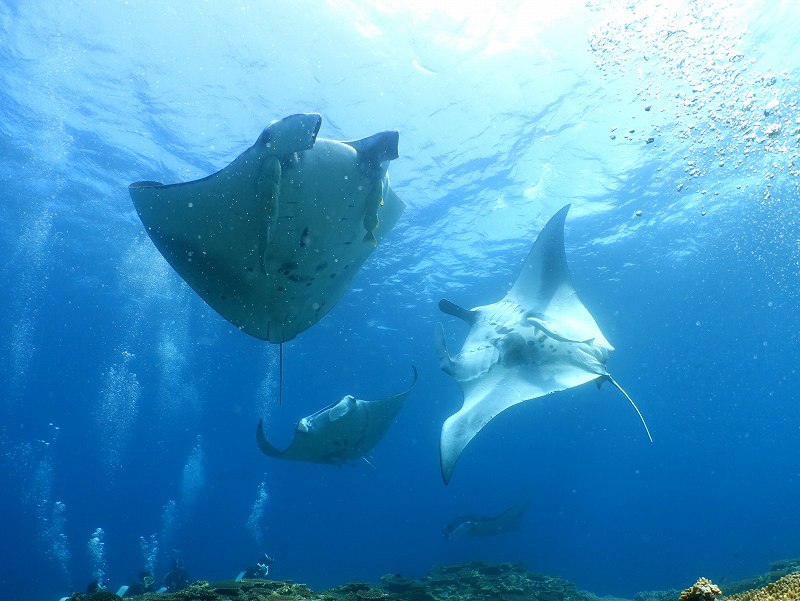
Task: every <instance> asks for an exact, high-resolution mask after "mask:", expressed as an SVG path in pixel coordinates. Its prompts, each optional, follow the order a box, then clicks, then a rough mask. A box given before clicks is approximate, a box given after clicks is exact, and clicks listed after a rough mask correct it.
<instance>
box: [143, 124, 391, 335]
mask: <svg viewBox="0 0 800 601" xmlns="http://www.w3.org/2000/svg"><path fill="white" fill-rule="evenodd" d="M321 124H322V117H321V116H320V115H317V114H298V115H291V116H289V117H285V118H284V119H280V120H278V121H273V122H272V123H270V124H269V125H268V126H267V127H266V128H265V129H264V131H262V132H261V135H260V136H259V137H258V140H256V142H255V144H253V145H252V146H251V147H250V148H248V149H247V150H245V151H244V152H243V153H242V154H240V155H239V157H238V158H237V159H236V160H235V161H233V162H232V163H231V164H230V165H228V166H227V167H225V168H224V169H222V170H221V171H218V172H217V173H214V174H212V175H209V176H208V177H204V178H202V179H199V180H196V181H191V182H186V183H180V184H168V185H165V184H161V183H159V182H152V181H142V182H136V183H133V184H131V185H130V186H129V191H130V194H131V198H132V199H133V204H134V206H135V207H136V211H137V212H138V214H139V217H140V218H141V220H142V223H143V224H144V226H145V229H146V230H147V234H148V235H149V236H150V238H151V239H152V241H153V243H154V244H155V245H156V247H157V248H158V250H159V251H160V252H161V254H162V255H163V256H164V258H165V259H166V260H167V261H168V262H169V264H170V265H171V266H172V268H173V269H175V271H176V272H178V274H179V275H180V276H181V277H182V278H183V279H184V280H185V281H186V283H188V284H189V286H191V287H192V288H193V289H194V291H195V292H197V294H199V295H200V297H201V298H202V299H203V300H204V301H206V302H207V303H208V304H209V305H210V306H211V307H212V308H213V309H214V310H215V311H217V313H219V314H220V315H221V316H222V317H224V318H225V319H227V320H228V321H229V322H231V323H232V324H233V325H235V326H236V327H237V328H239V329H240V330H242V331H243V332H246V333H248V334H250V335H251V336H255V337H256V338H260V339H262V340H268V341H269V342H274V343H283V342H286V341H288V340H291V339H292V338H294V337H295V336H297V334H299V333H300V332H302V331H303V330H305V329H307V328H309V327H311V326H312V325H313V324H315V323H316V322H317V321H319V320H320V319H322V317H323V316H324V315H325V314H326V313H327V312H328V311H330V310H331V308H332V307H333V306H334V304H336V301H338V300H339V298H341V296H342V295H343V294H344V293H345V292H346V290H347V288H348V287H349V285H350V282H351V281H352V279H353V277H354V276H355V275H356V273H357V272H358V270H359V268H360V267H361V265H362V263H364V261H365V260H366V259H367V257H368V256H369V255H370V253H371V252H372V250H373V249H374V248H375V246H376V245H377V243H378V241H379V239H380V238H381V236H382V235H383V234H384V233H386V232H388V231H389V230H390V229H391V228H392V227H393V226H394V224H395V223H396V222H397V220H398V219H399V218H400V215H401V213H402V212H403V209H404V208H405V205H404V204H403V202H402V201H401V200H400V198H399V197H398V196H397V195H396V194H395V193H394V191H393V190H392V188H391V187H390V186H389V178H388V176H387V174H386V171H387V168H388V164H389V161H391V160H393V159H396V158H397V156H398V153H397V142H398V133H397V132H396V131H384V132H381V133H378V134H375V135H373V136H370V137H368V138H364V139H361V140H356V141H351V142H337V141H334V140H326V139H323V138H319V139H318V138H317V133H318V132H319V128H320V125H321Z"/></svg>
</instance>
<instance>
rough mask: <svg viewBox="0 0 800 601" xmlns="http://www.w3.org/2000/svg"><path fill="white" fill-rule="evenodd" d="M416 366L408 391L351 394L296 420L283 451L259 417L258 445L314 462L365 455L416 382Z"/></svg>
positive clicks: (271, 453) (341, 460) (337, 461)
mask: <svg viewBox="0 0 800 601" xmlns="http://www.w3.org/2000/svg"><path fill="white" fill-rule="evenodd" d="M413 369H414V379H413V381H412V382H411V386H409V388H408V389H407V390H406V391H405V392H401V393H400V394H396V395H394V396H390V397H386V398H383V399H377V400H374V401H364V400H361V399H357V398H355V397H353V396H351V395H349V394H348V395H347V396H345V397H343V398H342V400H340V401H338V402H336V403H334V404H333V405H330V406H328V407H326V408H325V409H321V410H320V411H317V412H316V413H314V414H312V415H309V416H308V417H304V418H303V419H301V420H300V421H299V422H297V426H296V427H295V434H294V440H293V441H292V443H291V444H290V445H289V446H288V447H287V448H286V449H285V450H283V451H279V450H278V449H276V448H275V447H274V446H273V445H272V443H270V442H269V441H268V440H267V437H266V435H265V434H264V423H263V420H261V421H259V422H258V428H257V430H256V440H257V441H258V447H259V448H260V449H261V451H262V452H263V453H264V454H265V455H269V456H270V457H277V458H279V459H291V460H294V461H309V462H312V463H333V464H341V463H348V462H350V461H354V460H356V459H360V458H362V457H364V456H365V455H366V454H367V453H369V452H370V451H371V450H372V449H373V448H374V447H375V445H376V444H378V442H380V440H381V438H383V436H384V434H386V431H387V430H388V429H389V426H391V425H392V423H393V422H394V418H395V416H396V415H397V412H398V411H400V408H401V407H402V406H403V402H404V401H405V400H406V396H408V393H409V392H411V389H412V388H413V387H414V384H416V383H417V368H416V367H414V368H413Z"/></svg>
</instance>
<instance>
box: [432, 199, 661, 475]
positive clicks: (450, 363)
mask: <svg viewBox="0 0 800 601" xmlns="http://www.w3.org/2000/svg"><path fill="white" fill-rule="evenodd" d="M569 208H570V205H567V206H565V207H564V208H562V209H561V210H560V211H559V212H558V213H556V214H555V215H554V216H553V217H552V218H551V219H550V221H548V222H547V225H545V226H544V229H543V230H542V231H541V233H540V234H539V236H538V238H537V239H536V242H535V243H534V245H533V248H532V249H531V251H530V254H529V255H528V258H527V259H526V260H525V264H524V265H523V267H522V272H521V273H520V275H519V277H518V278H517V281H516V282H515V283H514V285H513V286H512V287H511V290H509V291H508V294H506V296H505V298H503V299H502V300H500V301H498V302H496V303H494V304H491V305H485V306H482V307H475V308H474V309H470V310H468V309H463V308H462V307H459V306H457V305H455V304H453V303H451V302H450V301H447V300H442V301H440V303H439V308H440V309H441V310H442V311H443V312H445V313H448V314H450V315H453V316H455V317H459V318H461V319H463V320H464V321H465V322H467V323H468V324H469V325H470V326H471V329H470V331H469V333H468V334H467V338H466V340H465V341H464V345H463V347H462V348H461V352H460V353H459V354H458V355H457V356H455V357H451V356H450V354H449V353H448V352H447V348H446V346H445V340H444V329H443V327H442V324H441V323H440V324H438V328H437V330H436V349H437V352H438V354H439V364H440V367H441V368H442V370H443V371H445V372H446V373H448V374H450V375H451V376H453V378H454V379H455V380H456V381H457V382H458V383H459V384H460V385H461V388H462V390H463V393H464V403H463V405H462V407H461V409H460V410H459V411H458V412H457V413H455V414H454V415H451V416H450V417H449V418H448V419H447V420H446V421H445V423H444V425H443V426H442V435H441V440H440V445H439V449H440V460H441V469H442V479H443V480H444V483H445V484H447V483H448V482H449V481H450V477H451V476H452V475H453V469H454V468H455V464H456V462H457V461H458V458H459V456H460V455H461V453H462V451H463V450H464V448H465V447H466V446H467V444H469V442H470V441H471V440H472V439H473V438H474V437H475V435H476V434H477V433H478V432H480V430H481V429H482V428H483V427H484V426H485V425H486V424H488V423H489V422H490V421H491V420H492V418H494V417H495V416H496V415H498V414H499V413H500V412H502V411H505V410H506V409H508V408H509V407H513V406H514V405H516V404H518V403H521V402H523V401H528V400H531V399H537V398H539V397H543V396H545V395H548V394H550V393H552V392H557V391H560V390H566V389H567V388H573V387H574V386H579V385H580V384H584V383H586V382H591V381H592V380H597V383H598V385H600V384H601V383H602V382H604V381H608V382H611V384H613V385H614V386H615V387H616V388H617V389H618V390H619V391H620V392H621V393H622V394H623V395H624V396H625V398H627V399H628V401H630V403H631V405H633V408H634V409H635V410H636V412H637V413H638V414H639V418H640V419H641V421H642V424H643V425H644V428H645V431H646V432H647V436H648V438H649V439H650V442H652V441H653V438H652V437H651V436H650V431H649V429H648V428H647V424H646V423H645V421H644V417H643V416H642V414H641V412H640V411H639V409H638V408H637V407H636V404H635V403H634V402H633V399H631V397H630V396H628V394H627V393H626V392H625V391H624V390H623V389H622V387H621V386H620V385H619V384H617V382H616V380H614V378H612V377H611V375H610V374H609V373H608V370H607V369H606V362H607V361H608V358H609V354H610V353H611V352H612V351H613V350H614V347H612V346H611V344H610V343H609V342H608V340H606V338H605V336H603V333H602V332H601V331H600V328H599V327H598V326H597V324H596V323H595V321H594V319H593V318H592V316H591V315H590V314H589V311H587V309H586V307H584V306H583V303H582V302H581V300H580V299H579V298H578V293H577V292H576V291H575V288H574V287H573V285H572V279H571V277H570V274H569V268H568V267H567V256H566V253H565V252H564V220H565V219H566V216H567V212H568V211H569Z"/></svg>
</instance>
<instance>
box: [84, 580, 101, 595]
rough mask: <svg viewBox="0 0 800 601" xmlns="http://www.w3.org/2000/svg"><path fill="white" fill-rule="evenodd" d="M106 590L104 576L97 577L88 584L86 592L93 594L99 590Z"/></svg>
mask: <svg viewBox="0 0 800 601" xmlns="http://www.w3.org/2000/svg"><path fill="white" fill-rule="evenodd" d="M104 590H106V584H105V582H103V580H102V578H95V579H94V580H92V581H91V582H90V583H89V584H88V585H87V586H86V594H87V595H91V594H93V593H96V592H98V591H104Z"/></svg>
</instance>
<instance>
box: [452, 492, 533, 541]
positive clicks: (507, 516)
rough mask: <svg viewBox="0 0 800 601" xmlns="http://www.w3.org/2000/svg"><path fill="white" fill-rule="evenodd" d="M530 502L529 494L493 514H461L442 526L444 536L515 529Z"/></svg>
mask: <svg viewBox="0 0 800 601" xmlns="http://www.w3.org/2000/svg"><path fill="white" fill-rule="evenodd" d="M530 504H531V497H530V495H526V496H525V497H524V498H522V499H521V500H520V501H518V502H517V503H515V504H514V505H512V506H511V507H509V508H508V509H506V510H504V511H502V512H500V513H499V514H497V515H494V516H485V515H462V516H459V517H457V518H454V519H452V520H450V521H449V522H447V525H446V526H445V527H444V528H442V534H443V535H444V536H445V537H446V538H458V537H462V536H494V535H495V534H502V533H503V532H509V531H511V530H516V529H517V528H518V527H519V523H520V522H521V521H522V516H523V515H525V512H526V511H527V510H528V507H529V506H530Z"/></svg>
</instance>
